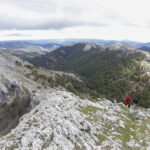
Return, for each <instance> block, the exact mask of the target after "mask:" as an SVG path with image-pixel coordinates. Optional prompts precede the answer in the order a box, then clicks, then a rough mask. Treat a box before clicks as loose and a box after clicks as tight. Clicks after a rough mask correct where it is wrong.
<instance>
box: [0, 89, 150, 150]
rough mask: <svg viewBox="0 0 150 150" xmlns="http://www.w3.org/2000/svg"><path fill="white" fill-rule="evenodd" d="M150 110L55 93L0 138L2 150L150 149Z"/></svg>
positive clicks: (104, 100)
mask: <svg viewBox="0 0 150 150" xmlns="http://www.w3.org/2000/svg"><path fill="white" fill-rule="evenodd" d="M149 118H150V110H146V109H145V110H144V109H141V108H137V109H133V108H131V109H130V110H129V109H128V108H127V107H125V106H124V105H123V104H122V103H120V104H113V103H112V102H110V101H108V100H106V99H99V101H94V102H91V101H89V100H87V99H84V100H82V99H80V98H79V97H76V96H75V95H74V94H72V93H68V92H65V91H55V92H52V93H47V94H46V95H43V98H42V101H41V103H40V104H39V105H38V106H36V107H35V108H34V109H33V110H32V111H31V112H30V113H27V114H25V115H24V116H23V117H22V118H21V119H20V122H19V125H18V126H17V127H16V128H15V129H13V130H12V131H11V132H10V133H9V134H7V135H6V136H3V137H1V138H0V148H1V149H3V150H7V149H16V150H30V149H32V150H42V149H47V150H60V149H61V150H80V149H85V150H125V149H140V150H145V149H146V150H149V148H150V143H149V141H150V126H149V124H150V119H149Z"/></svg>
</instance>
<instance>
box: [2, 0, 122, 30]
mask: <svg viewBox="0 0 150 150" xmlns="http://www.w3.org/2000/svg"><path fill="white" fill-rule="evenodd" d="M5 2H9V4H11V6H12V8H13V7H14V8H13V9H12V10H11V11H12V13H13V15H12V14H11V11H8V12H7V13H8V14H5V15H3V12H1V10H0V20H1V23H0V30H12V29H17V30H47V29H54V30H60V29H64V28H68V27H75V26H103V27H104V26H109V25H110V24H111V19H116V20H118V21H119V19H120V17H118V16H117V15H116V14H113V11H112V10H109V9H106V8H102V7H98V6H96V5H93V3H89V4H86V5H85V4H84V3H81V2H80V1H76V0H69V1H68V0H61V1H60V0H51V1H49V0H25V1H23V0H5ZM0 3H1V2H0ZM6 9H7V8H6ZM110 18H111V19H110Z"/></svg>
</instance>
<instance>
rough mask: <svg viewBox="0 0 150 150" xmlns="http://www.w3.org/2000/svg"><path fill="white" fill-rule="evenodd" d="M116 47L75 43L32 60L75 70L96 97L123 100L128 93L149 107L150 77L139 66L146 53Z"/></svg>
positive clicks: (48, 66) (45, 64)
mask: <svg viewBox="0 0 150 150" xmlns="http://www.w3.org/2000/svg"><path fill="white" fill-rule="evenodd" d="M121 46H122V45H121ZM123 46H124V45H123ZM119 47H120V46H119ZM119 47H118V49H113V48H112V47H110V48H108V47H107V48H106V47H103V46H101V45H99V44H90V43H78V44H75V45H73V46H64V47H61V48H59V49H57V50H55V51H53V52H51V53H48V54H46V55H43V56H40V57H35V58H34V59H33V60H32V63H36V64H39V65H41V66H43V67H46V68H49V69H55V70H63V71H69V72H74V73H78V74H79V75H80V76H81V78H82V79H83V80H84V82H85V83H86V86H87V87H88V89H90V90H93V91H95V96H96V97H99V96H100V95H101V96H105V97H106V98H108V99H113V98H117V100H118V101H123V100H124V98H125V97H126V96H127V95H129V96H131V98H135V97H138V98H139V99H140V105H141V106H144V107H150V100H149V99H150V94H149V93H150V91H149V90H150V88H149V87H150V86H149V82H150V78H149V76H148V75H147V74H146V73H145V70H144V68H143V66H141V62H142V61H143V60H145V59H146V58H145V57H146V56H145V54H144V53H142V52H141V51H136V50H134V49H132V48H130V47H129V48H128V46H126V47H125V48H121V47H120V48H119Z"/></svg>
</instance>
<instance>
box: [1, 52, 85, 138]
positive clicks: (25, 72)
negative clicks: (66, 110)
mask: <svg viewBox="0 0 150 150" xmlns="http://www.w3.org/2000/svg"><path fill="white" fill-rule="evenodd" d="M0 64H1V65H0V136H2V135H4V134H6V133H8V132H9V131H10V130H11V129H12V128H14V127H15V126H16V125H17V124H18V121H19V119H20V117H21V116H22V115H23V114H25V113H27V112H29V111H30V110H31V109H32V108H33V107H34V106H35V105H36V104H38V103H39V101H41V96H42V95H43V94H45V93H47V92H50V91H54V90H60V89H61V90H63V89H66V90H69V88H68V86H69V87H71V90H73V91H74V92H78V90H76V89H75V85H76V87H77V85H78V86H81V85H83V87H84V84H83V82H82V81H81V80H80V79H79V78H78V77H77V76H75V75H74V74H71V73H70V74H68V73H63V72H56V71H50V70H46V69H43V68H40V67H38V66H33V65H32V64H30V63H28V62H26V61H23V60H21V59H19V58H17V57H14V56H12V55H10V54H8V53H5V52H2V51H1V52H0ZM81 87H82V86H81ZM79 89H80V88H79Z"/></svg>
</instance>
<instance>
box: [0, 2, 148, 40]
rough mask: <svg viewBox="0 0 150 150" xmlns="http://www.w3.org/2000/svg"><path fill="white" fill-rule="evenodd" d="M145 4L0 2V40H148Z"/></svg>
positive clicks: (146, 3) (146, 5) (146, 8)
mask: <svg viewBox="0 0 150 150" xmlns="http://www.w3.org/2000/svg"><path fill="white" fill-rule="evenodd" d="M149 3H150V2H149V1H148V0H138V1H137V0H132V1H131V0H126V1H123V0H5V1H2V0H0V40H5V39H32V38H33V39H39V38H41V39H44V38H59V37H60V38H69V37H70V38H78V37H80V38H82V37H83V38H94V37H95V38H106V39H110V38H111V39H119V38H120V39H123V38H124V39H132V40H134V38H135V39H138V40H142V39H144V40H146V39H147V40H148V39H149V35H150V34H149V33H150V31H149V26H150V25H149V24H150V17H149V14H150V9H149Z"/></svg>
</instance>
